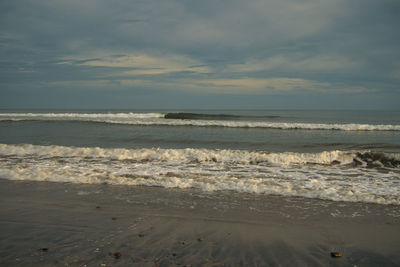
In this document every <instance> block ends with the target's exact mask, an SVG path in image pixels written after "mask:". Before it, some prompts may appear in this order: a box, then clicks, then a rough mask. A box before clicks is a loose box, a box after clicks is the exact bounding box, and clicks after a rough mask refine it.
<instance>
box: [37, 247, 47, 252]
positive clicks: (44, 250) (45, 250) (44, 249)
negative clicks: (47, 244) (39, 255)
mask: <svg viewBox="0 0 400 267" xmlns="http://www.w3.org/2000/svg"><path fill="white" fill-rule="evenodd" d="M39 250H40V251H43V252H47V251H49V249H48V248H40V249H39Z"/></svg>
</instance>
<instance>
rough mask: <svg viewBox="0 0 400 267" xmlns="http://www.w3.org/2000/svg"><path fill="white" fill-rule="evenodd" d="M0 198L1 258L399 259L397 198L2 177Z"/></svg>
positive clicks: (58, 261) (179, 262)
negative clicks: (381, 200)
mask: <svg viewBox="0 0 400 267" xmlns="http://www.w3.org/2000/svg"><path fill="white" fill-rule="evenodd" d="M0 200H1V201H0V215H1V216H0V224H1V228H0V229H1V230H0V265H1V266H355V265H356V266H399V265H400V207H398V206H391V205H377V204H366V203H344V202H332V201H323V200H315V199H304V198H296V197H292V198H290V197H279V196H263V195H250V194H240V193H229V192H226V193H202V192H199V191H194V190H176V189H164V188H150V187H122V186H110V185H76V184H63V183H47V182H23V181H8V180H3V179H0ZM118 252H119V253H120V255H118V254H116V253H118ZM331 252H340V253H341V254H342V257H338V258H334V257H331ZM118 256H119V257H118Z"/></svg>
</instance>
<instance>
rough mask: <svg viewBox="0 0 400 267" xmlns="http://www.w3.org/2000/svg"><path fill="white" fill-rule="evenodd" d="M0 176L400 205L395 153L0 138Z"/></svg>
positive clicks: (399, 175)
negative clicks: (32, 142) (88, 143)
mask: <svg viewBox="0 0 400 267" xmlns="http://www.w3.org/2000/svg"><path fill="white" fill-rule="evenodd" d="M0 177H1V178H4V179H11V180H35V181H52V182H71V183H89V184H101V183H106V184H119V185H143V186H161V187H167V188H168V187H174V188H197V189H200V190H203V191H219V190H223V191H226V190H232V191H237V192H247V193H259V194H277V195H283V196H301V197H309V198H320V199H329V200H336V201H361V202H373V203H381V204H396V205H400V187H399V186H398V183H399V179H400V154H387V153H377V152H371V151H325V152H320V153H295V152H283V153H270V152H266V151H249V150H215V149H191V148H190V149H189V148H187V149H159V148H153V149H112V148H98V147H92V148H88V147H67V146H38V145H30V144H25V145H7V144H0Z"/></svg>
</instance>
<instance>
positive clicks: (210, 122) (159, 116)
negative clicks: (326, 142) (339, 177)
mask: <svg viewBox="0 0 400 267" xmlns="http://www.w3.org/2000/svg"><path fill="white" fill-rule="evenodd" d="M239 117H240V118H241V119H240V120H236V119H237V118H239ZM243 118H246V119H243ZM250 118H251V117H241V116H236V115H226V114H196V113H167V114H163V113H0V121H24V120H39V121H85V122H101V123H110V124H129V125H161V126H162V125H165V126H196V127H232V128H270V129H284V130H291V129H304V130H342V131H400V125H392V124H358V123H301V122H276V121H270V120H273V119H276V118H277V117H276V116H265V117H262V118H263V120H261V121H260V120H259V119H260V117H257V118H258V120H256V121H254V120H251V119H250ZM247 119H248V120H247Z"/></svg>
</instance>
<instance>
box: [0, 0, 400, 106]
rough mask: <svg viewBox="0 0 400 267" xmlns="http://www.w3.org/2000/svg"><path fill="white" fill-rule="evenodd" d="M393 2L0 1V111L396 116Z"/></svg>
mask: <svg viewBox="0 0 400 267" xmlns="http://www.w3.org/2000/svg"><path fill="white" fill-rule="evenodd" d="M399 14H400V1H399V0H334V1H332V0H263V1H261V0H246V1H243V0H229V1H227V0H202V1H195V0H158V1H155V0H132V1H128V0H113V1H110V0H84V1H82V0H64V1H61V0H3V1H0V108H3V109H10V108H63V109H64V108H67V109H85V108H90V109H399V108H400V105H399V103H400V30H399V28H400V16H399Z"/></svg>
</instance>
